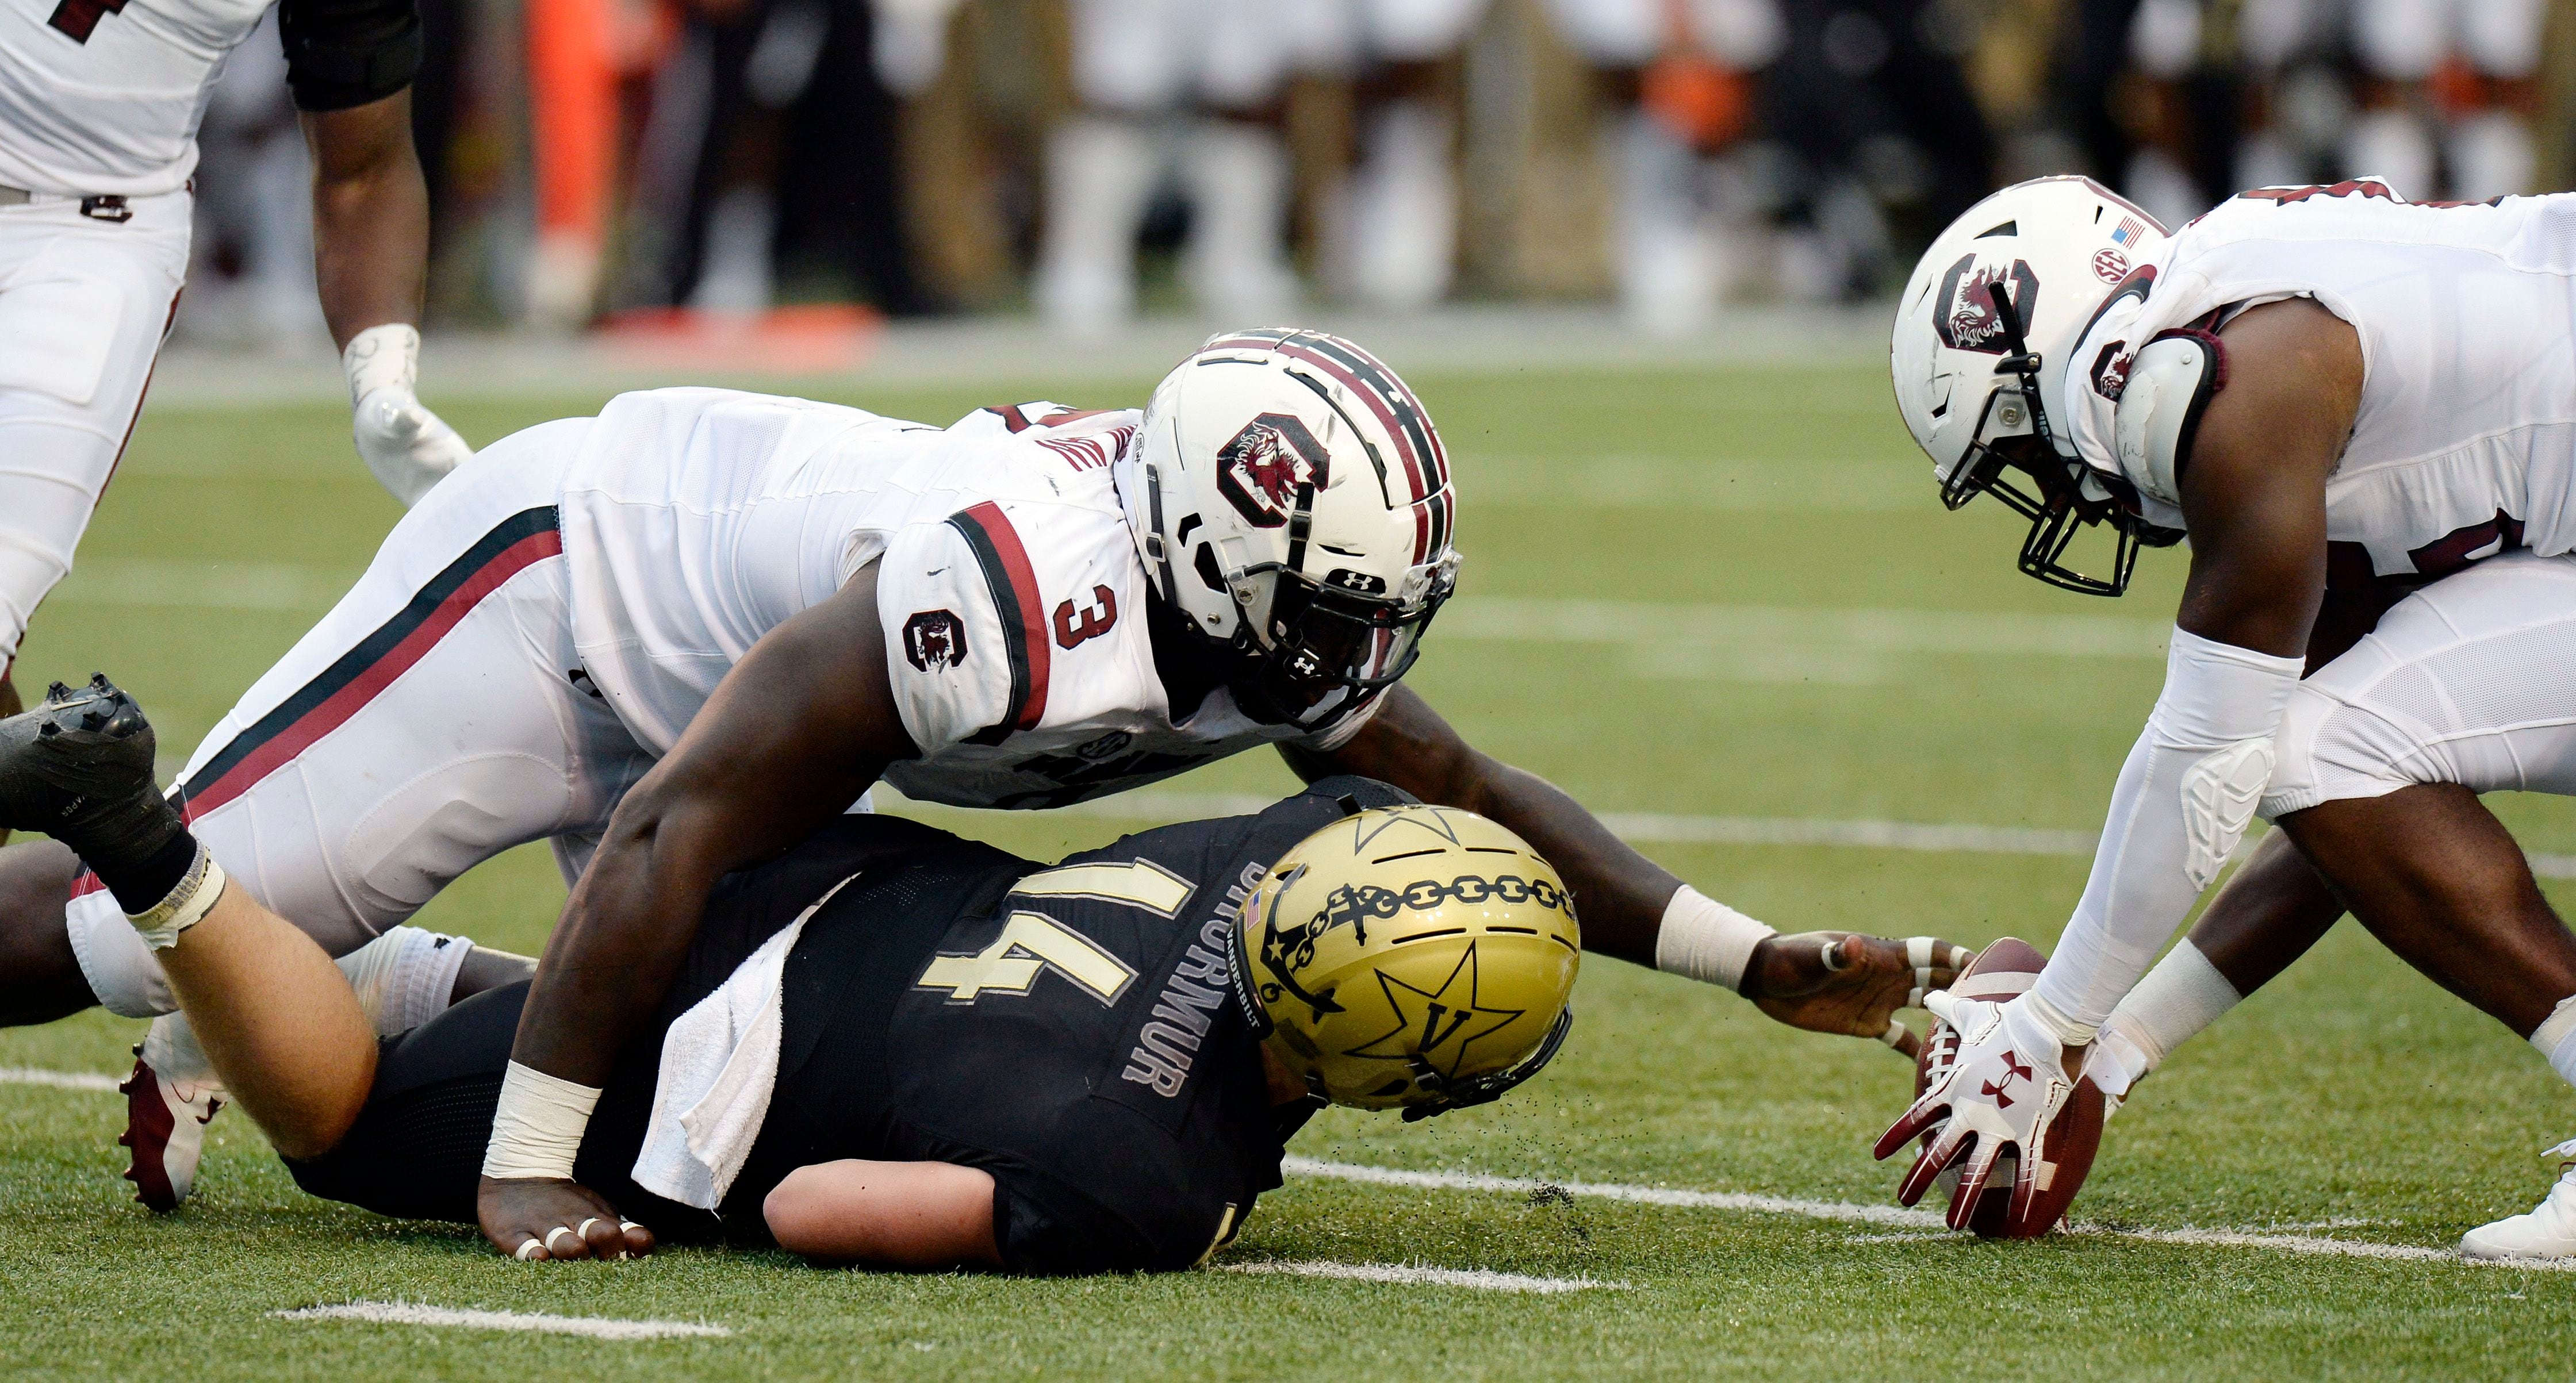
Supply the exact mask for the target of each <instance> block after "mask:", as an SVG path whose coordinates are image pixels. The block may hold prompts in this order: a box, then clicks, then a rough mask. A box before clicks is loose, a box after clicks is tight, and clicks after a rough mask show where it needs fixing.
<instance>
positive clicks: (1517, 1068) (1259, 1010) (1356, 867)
mask: <svg viewBox="0 0 2576 1383" xmlns="http://www.w3.org/2000/svg"><path fill="white" fill-rule="evenodd" d="M1235 936H1236V941H1235V953H1234V963H1235V967H1236V981H1237V984H1238V987H1239V988H1240V990H1241V992H1242V994H1243V995H1244V997H1245V999H1246V1001H1247V1003H1246V1007H1247V1008H1249V1009H1251V1010H1252V1011H1253V1014H1254V1022H1255V1024H1256V1025H1257V1026H1259V1027H1260V1028H1261V1029H1262V1037H1263V1040H1264V1041H1265V1042H1266V1043H1267V1044H1268V1045H1269V1048H1270V1051H1271V1054H1272V1055H1273V1056H1275V1057H1277V1058H1278V1059H1279V1061H1280V1062H1281V1063H1282V1064H1284V1065H1286V1066H1287V1068H1288V1069H1289V1070H1291V1071H1294V1072H1296V1073H1297V1074H1298V1075H1300V1076H1302V1077H1304V1078H1305V1081H1306V1087H1307V1088H1308V1089H1309V1090H1311V1091H1313V1092H1314V1093H1316V1094H1317V1095H1320V1096H1322V1097H1323V1098H1325V1099H1327V1100H1330V1101H1332V1102H1333V1103H1335V1104H1346V1105H1353V1106H1356V1107H1358V1108H1361V1109H1392V1108H1397V1107H1401V1108H1402V1109H1403V1110H1404V1117H1405V1118H1407V1119H1418V1118H1422V1117H1425V1116H1427V1115H1432V1114H1439V1113H1443V1112H1445V1111H1447V1110H1451V1109H1457V1108H1461V1107H1463V1106H1466V1105H1472V1104H1483V1103H1485V1102H1486V1101H1488V1100H1491V1099H1494V1098H1496V1097H1498V1096H1500V1095H1501V1094H1502V1093H1503V1092H1504V1091H1506V1090H1509V1089H1511V1088H1512V1087H1513V1086H1515V1085H1518V1084H1520V1083H1521V1082H1522V1081H1525V1080H1527V1079H1529V1078H1530V1077H1531V1076H1532V1075H1535V1074H1537V1072H1538V1069H1539V1068H1540V1067H1541V1066H1544V1065H1546V1064H1547V1060H1548V1058H1550V1057H1552V1056H1554V1055H1556V1049H1557V1047H1558V1045H1559V1044H1560V1043H1562V1042H1564V1040H1565V1032H1566V1029H1567V1028H1568V1027H1569V1026H1570V1025H1571V1024H1572V1023H1573V1021H1574V1015H1573V1013H1572V1011H1571V1010H1570V1009H1568V1008H1567V1002H1568V1000H1570V999H1571V998H1572V997H1573V994H1574V972H1575V967H1576V965H1577V963H1578V962H1579V961H1580V960H1581V959H1582V951H1583V934H1582V932H1581V930H1580V929H1579V928H1577V926H1576V925H1575V920H1574V900H1573V899H1572V898H1571V897H1569V896H1567V894H1566V891H1565V885H1564V883H1563V881H1561V880H1559V879H1558V878H1557V876H1556V870H1555V869H1553V868H1551V867H1550V866H1549V865H1548V862H1547V861H1546V860H1543V859H1540V858H1539V857H1538V854H1537V852H1535V851H1533V850H1531V849H1530V848H1529V846H1528V844H1527V843H1526V842H1524V841H1522V839H1521V838H1520V837H1519V836H1516V835H1513V834H1512V833H1511V832H1509V831H1507V830H1504V829H1503V828H1502V827H1500V826H1497V825H1495V824H1494V823H1493V822H1491V821H1487V820H1486V819H1485V818H1483V817H1481V816H1478V815H1476V814H1475V813H1473V812H1464V811H1459V810H1456V809H1454V808H1450V807H1431V806H1419V805H1414V806H1402V807H1381V808H1376V809H1373V810H1370V811H1364V812H1361V813H1359V814H1357V815H1355V816H1352V817H1349V818H1348V819H1346V820H1342V821H1338V822H1335V823H1334V824H1332V825H1330V826H1327V827H1325V828H1324V829H1323V830H1320V831H1317V832H1316V833H1315V834H1313V835H1311V836H1308V837H1307V838H1306V839H1304V840H1302V841H1300V842H1298V844H1297V846H1296V848H1294V849H1292V850H1290V851H1289V852H1288V853H1287V854H1286V855H1284V856H1281V857H1280V859H1279V862H1278V863H1276V864H1274V865H1272V866H1271V868H1270V872H1269V874H1268V875H1267V876H1265V877H1264V878H1263V879H1262V881H1261V883H1260V885H1259V886H1258V887H1256V888H1255V889H1254V890H1253V891H1252V895H1251V896H1250V897H1249V898H1247V899H1245V900H1244V904H1243V915H1242V920H1241V923H1240V925H1239V926H1237V928H1236V929H1235Z"/></svg>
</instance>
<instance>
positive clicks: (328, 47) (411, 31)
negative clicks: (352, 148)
mask: <svg viewBox="0 0 2576 1383" xmlns="http://www.w3.org/2000/svg"><path fill="white" fill-rule="evenodd" d="M277 29H278V37H279V38H280V40H281V41H282V42H283V43H284V44H285V47H286V84H287V87H288V88H289V89H290V90H292V91H293V92H294V94H295V107H296V109H298V110H307V111H333V110H347V109H349V108H350V107H352V106H363V105H365V104H367V103H368V102H370V101H381V100H383V99H384V98H386V97H388V96H391V95H393V94H394V93H395V92H397V91H400V90H402V89H403V88H405V87H407V86H410V85H411V81H412V77H413V76H414V75H416V74H417V73H418V72H419V71H420V4H419V0H281V3H280V4H279V5H278V10H277Z"/></svg>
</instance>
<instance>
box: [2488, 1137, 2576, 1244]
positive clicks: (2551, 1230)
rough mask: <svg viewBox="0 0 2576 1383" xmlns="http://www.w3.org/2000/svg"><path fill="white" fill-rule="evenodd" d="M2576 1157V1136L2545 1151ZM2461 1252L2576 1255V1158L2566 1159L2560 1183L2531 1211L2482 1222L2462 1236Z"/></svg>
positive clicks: (2550, 1154) (2548, 1155)
mask: <svg viewBox="0 0 2576 1383" xmlns="http://www.w3.org/2000/svg"><path fill="white" fill-rule="evenodd" d="M2541 1156H2543V1157H2557V1158H2567V1159H2576V1138H2571V1139H2569V1140H2567V1141H2566V1142H2564V1143H2561V1144H2559V1145H2558V1146H2557V1147H2554V1148H2551V1149H2550V1150H2549V1151H2547V1152H2545V1153H2542V1154H2541ZM2460 1255H2461V1256H2462V1257H2464V1258H2483V1259H2542V1258H2576V1160H2570V1161H2567V1162H2565V1163H2562V1164H2561V1166H2560V1168H2559V1176H2558V1184H2557V1185H2555V1186H2552V1187H2550V1188H2549V1195H2548V1196H2547V1197H2546V1198H2544V1199H2543V1200H2542V1201H2541V1202H2540V1204H2538V1205H2536V1206H2534V1207H2532V1210H2531V1213H2530V1214H2527V1215H2515V1216H2513V1217H2511V1218H2509V1219H2503V1220H2498V1221H2496V1222H2495V1223H2494V1224H2491V1225H2480V1226H2478V1227H2477V1228H2475V1229H2473V1230H2470V1231H2469V1232H2468V1233H2467V1234H2464V1235H2462V1236H2461V1237H2460Z"/></svg>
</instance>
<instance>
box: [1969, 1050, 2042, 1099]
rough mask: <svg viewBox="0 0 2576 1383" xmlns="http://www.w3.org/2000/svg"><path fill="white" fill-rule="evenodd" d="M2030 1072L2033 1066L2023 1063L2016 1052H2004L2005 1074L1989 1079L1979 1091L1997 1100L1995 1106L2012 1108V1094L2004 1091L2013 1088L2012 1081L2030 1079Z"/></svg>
mask: <svg viewBox="0 0 2576 1383" xmlns="http://www.w3.org/2000/svg"><path fill="white" fill-rule="evenodd" d="M2030 1074H2031V1068H2029V1067H2028V1066H2025V1065H2023V1064H2022V1063H2021V1059H2020V1058H2019V1057H2018V1056H2017V1055H2016V1054H2014V1053H2012V1052H2006V1053H2004V1073H2003V1075H2002V1076H2001V1077H2000V1078H1998V1079H1995V1080H1990V1081H1987V1082H1986V1083H1985V1084H1984V1085H1982V1086H1979V1087H1978V1093H1980V1094H1982V1095H1984V1096H1986V1097H1987V1098H1988V1099H1991V1100H1993V1101H1994V1102H1995V1108H1997V1109H2010V1108H2012V1096H2010V1095H2007V1094H2005V1093H2004V1091H2005V1090H2007V1089H2009V1088H2011V1086H2012V1083H2013V1082H2014V1081H2015V1080H2022V1081H2027V1080H2029V1079H2030Z"/></svg>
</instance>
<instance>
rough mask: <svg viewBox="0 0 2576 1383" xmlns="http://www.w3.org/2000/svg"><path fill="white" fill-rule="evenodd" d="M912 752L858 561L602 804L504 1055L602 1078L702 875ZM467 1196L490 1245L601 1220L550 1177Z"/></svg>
mask: <svg viewBox="0 0 2576 1383" xmlns="http://www.w3.org/2000/svg"><path fill="white" fill-rule="evenodd" d="M914 753H915V750H914V746H913V744H912V741H911V739H910V738H909V737H908V736H907V735H906V733H905V731H904V729H903V723H902V720H901V718H900V717H899V716H898V714H897V712H896V710H895V705H894V693H893V689H892V687H891V686H890V685H889V683H888V681H887V674H886V662H885V640H884V634H883V631H882V628H881V626H880V625H879V624H878V622H877V610H876V569H875V568H874V567H870V568H868V569H867V570H864V571H862V572H860V573H859V574H858V575H857V576H856V577H854V578H852V580H851V581H850V583H849V584H848V585H846V586H844V587H843V588H842V589H841V590H840V591H839V592H838V593H837V594H835V595H833V596H832V598H831V599H829V600H826V601H824V602H823V603H821V604H819V605H816V606H814V607H813V608H812V609H809V610H806V611H804V612H803V613H801V614H799V615H797V616H795V617H794V618H792V619H790V620H788V621H787V622H786V623H784V624H781V625H779V626H778V627H777V628H776V629H773V630H771V631H770V632H769V633H768V634H767V635H766V636H764V637H763V638H762V639H761V640H760V642H758V643H756V644H754V645H753V646H752V649H751V651H750V652H749V653H748V654H746V655H744V657H743V659H742V661H741V662H740V663H739V664H737V665H735V667H734V669H733V671H731V672H730V673H727V674H726V675H725V679H724V681H723V682H722V683H720V684H719V685H718V686H717V687H716V691H715V695H714V696H712V697H710V698H709V699H708V701H707V704H706V708H705V709H704V710H701V711H700V712H698V715H697V718H696V719H694V720H692V721H691V722H690V723H689V728H688V731H687V732H686V733H685V734H683V735H682V736H681V737H680V742H679V743H678V744H677V745H675V746H673V748H672V750H671V753H670V755H669V757H667V758H665V759H663V760H662V761H661V762H660V763H659V764H657V765H655V766H654V768H653V771H652V772H650V773H647V774H645V775H644V779H643V781H642V782H640V783H637V784H636V785H635V787H634V788H633V790H631V791H630V792H628V793H627V795H626V798H625V800H624V801H623V802H621V803H619V804H618V807H617V811H616V813H615V814H614V815H613V816H611V817H610V818H609V823H608V830H607V833H606V835H605V836H604V837H603V839H602V840H601V842H600V847H599V853H598V854H597V855H596V856H595V857H594V858H593V859H592V860H591V863H590V867H589V868H588V869H587V870H585V871H583V873H582V877H581V882H580V883H579V884H577V885H575V886H574V888H573V891H572V897H571V899H570V900H569V901H567V902H566V903H565V905H564V912H563V920H562V921H561V922H560V923H558V924H557V925H556V927H555V932H554V936H553V937H552V938H551V939H550V940H549V941H548V942H547V943H546V952H545V956H544V958H543V959H541V960H540V961H539V962H538V965H537V975H536V981H535V984H534V986H533V987H532V988H531V989H530V990H529V993H528V1003H527V1008H526V1011H525V1012H524V1013H522V1014H521V1015H520V1019H519V1035H518V1042H517V1045H516V1046H515V1047H514V1048H513V1050H512V1052H511V1057H512V1059H513V1060H515V1061H516V1062H518V1063H519V1064H521V1065H525V1066H529V1067H533V1068H534V1069H536V1070H538V1071H542V1072H545V1073H546V1074H548V1075H551V1076H555V1077H557V1078H559V1079H562V1080H566V1081H571V1082H573V1083H575V1084H578V1085H585V1086H593V1087H596V1086H599V1085H601V1084H603V1083H605V1081H606V1080H607V1077H608V1073H609V1069H610V1066H611V1064H612V1063H613V1062H614V1060H615V1058H616V1055H617V1052H618V1049H619V1048H620V1047H621V1046H622V1045H623V1044H624V1043H625V1042H626V1041H627V1039H628V1038H630V1037H631V1036H633V1034H634V1033H635V1032H636V1030H637V1029H638V1028H639V1027H641V1026H642V1024H643V1023H644V1021H645V1019H646V1018H647V1017H648V1016H650V1015H651V1013H652V1012H653V1010H654V1009H655V1007H656V1006H658V1005H659V1004H660V1003H661V1002H662V998H663V996H664V995H665V994H666V993H667V992H668V991H669V989H670V987H671V981H672V978H673V977H674V976H675V975H676V974H678V972H679V966H680V962H681V960H682V959H683V958H684V957H685V956H686V955H687V953H688V949H689V943H690V940H691V939H692V938H693V937H695V936H696V935H697V930H698V918H699V915H700V913H701V911H702V910H703V909H704V908H705V906H706V900H707V895H708V893H709V891H710V890H712V889H713V887H714V886H715V883H716V881H717V880H718V879H720V878H722V877H723V876H724V875H725V874H726V873H727V872H729V871H731V870H735V869H739V868H742V867H744V866H746V865H750V864H755V863H758V862H760V861H763V860H766V859H770V858H773V857H775V856H777V855H779V854H781V853H783V852H785V851H786V850H787V849H789V848H790V847H792V846H793V845H795V844H796V843H797V842H798V841H801V840H803V839H804V838H805V837H806V836H808V835H810V834H812V833H813V832H814V830H815V829H816V828H818V827H820V826H822V825H823V824H824V823H825V822H828V821H830V820H831V819H832V818H833V817H835V816H838V815H840V814H841V813H842V812H843V811H845V810H847V809H848V807H849V805H850V803H851V802H853V801H855V800H856V799H857V798H858V796H859V794H860V793H861V792H864V791H865V790H866V789H867V788H868V786H869V785H870V784H871V783H874V782H875V781H876V780H877V776H878V775H879V774H880V773H882V772H884V771H885V767H886V765H887V764H889V763H892V762H893V761H895V760H897V759H904V758H911V757H913V756H914ZM568 1196H569V1197H573V1198H574V1199H572V1200H567V1199H566V1197H568ZM576 1201H578V1202H579V1203H575V1202H576ZM482 1202H483V1227H484V1232H485V1233H486V1234H487V1235H489V1236H490V1237H491V1239H492V1241H493V1243H494V1244H496V1245H498V1246H500V1247H501V1248H503V1249H513V1248H515V1247H516V1246H517V1245H518V1244H519V1242H520V1241H521V1240H522V1239H524V1238H527V1237H529V1236H531V1235H535V1236H537V1237H539V1238H541V1239H542V1237H543V1236H544V1234H545V1232H546V1231H547V1230H548V1229H550V1228H552V1227H553V1226H555V1225H557V1224H570V1225H577V1224H579V1223H580V1221H581V1220H582V1218H584V1217H585V1216H589V1215H601V1214H607V1215H610V1216H611V1217H613V1213H614V1212H613V1209H612V1208H609V1207H607V1206H606V1205H605V1202H602V1201H600V1200H599V1199H598V1198H597V1197H596V1196H592V1195H590V1193H588V1192H587V1191H584V1190H582V1189H581V1188H579V1187H576V1186H573V1185H572V1183H570V1182H562V1181H542V1180H530V1181H494V1180H491V1179H488V1178H487V1179H486V1180H485V1181H484V1183H483V1196H482ZM567 1217H569V1218H567Z"/></svg>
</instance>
